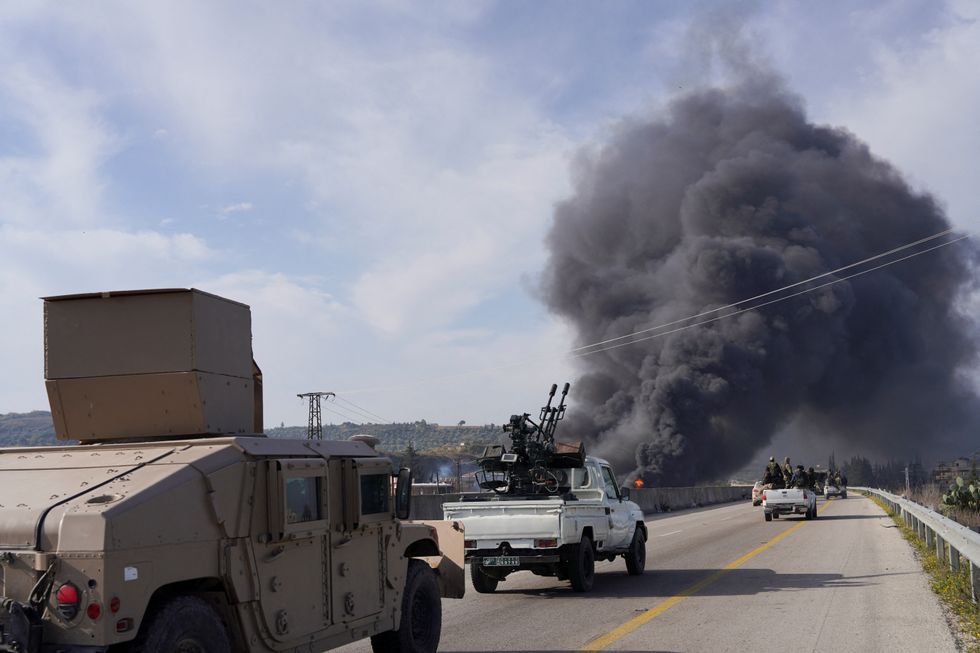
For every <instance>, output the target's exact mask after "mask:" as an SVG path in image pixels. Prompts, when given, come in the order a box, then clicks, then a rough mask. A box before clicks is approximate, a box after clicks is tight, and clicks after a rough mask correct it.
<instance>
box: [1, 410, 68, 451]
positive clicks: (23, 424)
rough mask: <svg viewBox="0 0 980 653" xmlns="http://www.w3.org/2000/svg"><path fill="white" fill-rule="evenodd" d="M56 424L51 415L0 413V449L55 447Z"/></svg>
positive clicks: (37, 412) (45, 412) (40, 413)
mask: <svg viewBox="0 0 980 653" xmlns="http://www.w3.org/2000/svg"><path fill="white" fill-rule="evenodd" d="M54 444H58V441H57V440H56V439H55V437H54V424H53V423H52V422H51V413H49V412H48V411H46V410H35V411H33V412H31V413H7V414H2V413H0V447H33V446H41V445H54Z"/></svg>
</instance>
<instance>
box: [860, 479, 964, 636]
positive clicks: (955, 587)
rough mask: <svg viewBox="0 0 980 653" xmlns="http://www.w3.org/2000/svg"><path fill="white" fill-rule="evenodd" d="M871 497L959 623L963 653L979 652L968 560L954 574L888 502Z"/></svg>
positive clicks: (946, 563) (962, 561) (962, 560)
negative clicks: (889, 519) (964, 652)
mask: <svg viewBox="0 0 980 653" xmlns="http://www.w3.org/2000/svg"><path fill="white" fill-rule="evenodd" d="M866 496H868V498H869V499H871V500H872V501H874V502H875V503H876V504H878V506H880V507H881V509H882V510H884V511H885V512H886V513H888V515H889V516H890V517H891V518H892V520H893V521H894V522H895V524H896V525H897V526H898V528H899V530H901V532H902V536H903V537H904V538H905V539H906V540H908V542H909V544H911V545H912V548H913V549H915V552H916V553H917V554H918V558H919V561H920V562H921V563H922V568H923V569H924V570H925V572H926V573H927V574H929V585H930V586H932V590H933V591H934V592H935V593H936V594H937V595H938V596H939V598H940V599H941V600H942V602H943V603H944V604H945V606H946V607H947V608H948V609H949V610H950V612H952V613H953V614H954V615H956V617H957V618H958V620H959V624H960V628H959V632H958V635H959V637H960V640H961V643H962V644H963V647H964V650H966V651H969V653H980V604H977V603H974V602H973V599H972V598H971V595H970V567H969V564H970V563H969V561H968V560H966V559H965V558H963V559H961V564H960V570H959V571H958V572H954V571H951V570H950V568H949V562H948V561H941V560H940V559H939V557H938V556H936V552H935V551H934V550H933V549H932V548H930V547H929V546H927V545H926V543H925V541H924V540H921V539H919V536H918V535H916V533H915V531H914V530H912V529H911V528H909V527H908V526H906V525H905V521H904V520H903V519H902V518H901V516H899V515H896V514H895V513H893V512H892V511H891V509H890V508H889V507H888V505H887V504H886V503H884V502H883V501H881V500H879V499H878V498H877V497H875V496H869V495H866Z"/></svg>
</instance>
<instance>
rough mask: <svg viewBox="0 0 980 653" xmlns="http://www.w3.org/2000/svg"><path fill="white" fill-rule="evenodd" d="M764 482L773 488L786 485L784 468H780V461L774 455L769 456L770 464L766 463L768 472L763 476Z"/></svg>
mask: <svg viewBox="0 0 980 653" xmlns="http://www.w3.org/2000/svg"><path fill="white" fill-rule="evenodd" d="M762 483H763V484H764V485H768V486H769V487H771V488H773V489H779V488H782V487H786V484H785V483H784V482H783V470H781V469H780V468H779V463H777V462H776V459H775V458H774V457H773V456H769V464H768V465H766V472H765V474H764V475H763V477H762Z"/></svg>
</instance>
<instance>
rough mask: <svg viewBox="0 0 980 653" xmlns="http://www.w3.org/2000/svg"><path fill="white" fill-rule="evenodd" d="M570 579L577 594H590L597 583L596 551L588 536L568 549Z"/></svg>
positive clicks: (584, 536)
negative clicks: (593, 585) (593, 584)
mask: <svg viewBox="0 0 980 653" xmlns="http://www.w3.org/2000/svg"><path fill="white" fill-rule="evenodd" d="M568 579H569V580H570V581H572V589H573V590H575V591H576V592H588V591H589V590H590V589H592V583H593V582H595V551H593V550H592V540H590V539H589V536H588V535H583V536H582V541H581V542H579V543H578V544H573V545H572V546H570V547H569V548H568Z"/></svg>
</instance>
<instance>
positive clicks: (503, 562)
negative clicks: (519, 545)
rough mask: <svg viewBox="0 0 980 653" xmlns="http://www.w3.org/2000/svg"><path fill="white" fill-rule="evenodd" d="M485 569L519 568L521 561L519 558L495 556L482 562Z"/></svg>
mask: <svg viewBox="0 0 980 653" xmlns="http://www.w3.org/2000/svg"><path fill="white" fill-rule="evenodd" d="M480 562H481V563H482V564H483V566H484V567H519V566H520V564H521V559H520V558H518V557H517V556H494V557H492V558H484V559H483V560H481V561H480Z"/></svg>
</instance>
